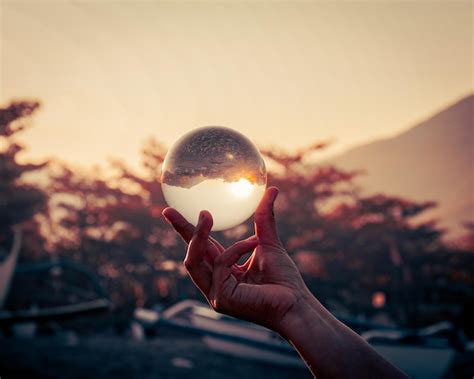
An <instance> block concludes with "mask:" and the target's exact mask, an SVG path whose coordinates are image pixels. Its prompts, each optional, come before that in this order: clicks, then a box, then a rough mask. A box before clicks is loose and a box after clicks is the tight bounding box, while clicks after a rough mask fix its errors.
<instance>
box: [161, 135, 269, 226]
mask: <svg viewBox="0 0 474 379" xmlns="http://www.w3.org/2000/svg"><path fill="white" fill-rule="evenodd" d="M266 182H267V170H266V168H265V162H264V161H263V158H262V156H261V155H260V153H259V151H258V150H257V148H256V147H255V145H254V144H253V143H252V142H251V141H250V140H249V139H248V138H247V137H245V136H244V135H242V134H240V133H239V132H237V131H235V130H232V129H229V128H225V127H220V126H210V127H204V128H199V129H195V130H193V131H191V132H189V133H187V134H185V135H184V136H182V137H181V138H180V139H179V140H178V141H176V142H175V144H174V145H173V146H172V147H171V149H170V150H169V151H168V153H167V154H166V157H165V160H164V162H163V166H162V170H161V188H162V190H163V195H164V197H165V200H166V202H167V203H168V205H169V206H171V207H173V208H175V209H176V210H177V211H178V212H180V213H181V214H182V215H183V216H184V217H185V218H186V220H188V221H189V222H190V223H192V224H193V225H196V224H197V221H198V218H199V212H200V211H201V210H207V211H209V212H211V214H212V217H213V219H214V224H213V227H212V230H224V229H229V228H232V227H234V226H236V225H239V224H241V223H242V222H244V221H245V220H247V219H248V218H249V217H250V216H251V215H252V214H253V213H254V212H255V209H256V208H257V205H258V203H259V202H260V199H261V198H262V196H263V193H264V192H265V186H266Z"/></svg>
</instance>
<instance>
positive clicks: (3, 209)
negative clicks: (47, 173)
mask: <svg viewBox="0 0 474 379" xmlns="http://www.w3.org/2000/svg"><path fill="white" fill-rule="evenodd" d="M38 108H39V103H38V102H34V101H30V102H28V101H20V102H12V103H11V104H9V105H8V106H6V107H4V108H0V244H2V242H1V241H2V240H3V241H4V242H3V243H4V244H8V239H10V238H11V229H12V228H13V227H14V226H19V225H20V224H21V226H22V228H23V229H24V231H26V232H27V233H26V238H24V241H25V242H24V245H26V248H24V250H25V251H28V252H29V253H30V255H34V254H36V255H38V254H41V253H42V252H41V243H40V244H39V245H38V244H37V242H38V241H41V242H42V239H41V236H40V233H39V225H38V223H37V222H36V221H35V220H33V219H32V217H33V216H34V215H35V214H37V213H38V212H39V211H42V210H43V211H44V210H45V207H46V196H45V194H44V192H43V191H42V190H41V189H39V188H38V187H37V186H35V185H33V184H28V183H26V182H25V180H24V179H25V176H26V175H27V174H29V173H32V172H35V171H37V170H39V169H41V168H43V167H44V166H45V165H46V163H42V164H32V163H27V164H22V163H19V161H18V155H19V154H20V153H21V152H22V151H23V150H24V148H23V146H22V145H20V144H19V143H18V142H17V141H16V136H17V134H18V133H19V132H21V131H22V130H24V129H25V128H27V127H28V126H29V125H28V123H27V119H28V118H29V116H31V115H32V114H33V113H34V112H35V111H36V110H37V109H38ZM33 241H35V242H33Z"/></svg>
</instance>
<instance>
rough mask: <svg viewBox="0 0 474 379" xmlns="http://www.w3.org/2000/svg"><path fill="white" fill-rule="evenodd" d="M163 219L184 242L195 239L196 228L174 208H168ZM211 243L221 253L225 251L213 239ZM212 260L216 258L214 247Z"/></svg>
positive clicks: (211, 238)
mask: <svg viewBox="0 0 474 379" xmlns="http://www.w3.org/2000/svg"><path fill="white" fill-rule="evenodd" d="M162 214H163V217H164V218H165V219H166V221H168V222H169V223H170V224H171V226H172V227H173V228H174V229H175V230H176V231H177V232H178V233H179V235H180V236H181V238H182V239H183V240H184V242H186V243H189V241H191V238H193V234H194V230H195V227H194V225H193V224H191V223H190V222H188V221H187V220H186V219H185V218H184V217H183V215H182V214H181V213H179V212H178V211H177V210H176V209H174V208H170V207H168V208H166V209H165V210H163V213H162ZM209 240H210V241H211V242H210V243H212V244H214V246H215V248H216V249H217V251H218V252H219V253H222V252H223V251H224V250H225V249H224V247H223V246H222V245H221V244H220V243H219V242H217V241H216V240H215V239H214V238H213V237H209ZM209 250H210V252H211V258H213V257H214V256H215V254H213V250H214V249H212V246H210V249H209Z"/></svg>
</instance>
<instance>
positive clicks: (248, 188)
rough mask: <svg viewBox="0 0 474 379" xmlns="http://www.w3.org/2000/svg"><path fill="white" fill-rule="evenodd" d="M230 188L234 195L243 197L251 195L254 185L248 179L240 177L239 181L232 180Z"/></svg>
mask: <svg viewBox="0 0 474 379" xmlns="http://www.w3.org/2000/svg"><path fill="white" fill-rule="evenodd" d="M229 189H230V191H231V192H232V194H233V195H234V196H236V197H240V198H243V197H249V196H250V194H251V193H252V189H253V185H252V183H250V182H249V181H248V180H247V179H245V178H240V180H239V181H238V182H232V183H231V185H230V187H229Z"/></svg>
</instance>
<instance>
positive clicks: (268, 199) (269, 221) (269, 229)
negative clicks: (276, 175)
mask: <svg viewBox="0 0 474 379" xmlns="http://www.w3.org/2000/svg"><path fill="white" fill-rule="evenodd" d="M277 195H278V188H276V187H270V188H267V190H266V191H265V193H264V194H263V197H262V200H261V201H260V204H259V205H258V207H257V210H256V211H255V232H256V234H257V237H258V240H259V243H260V244H262V245H265V244H267V245H275V244H278V245H281V242H280V239H279V238H278V232H277V228H276V224H275V213H274V212H273V204H274V202H275V199H276V197H277Z"/></svg>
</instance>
